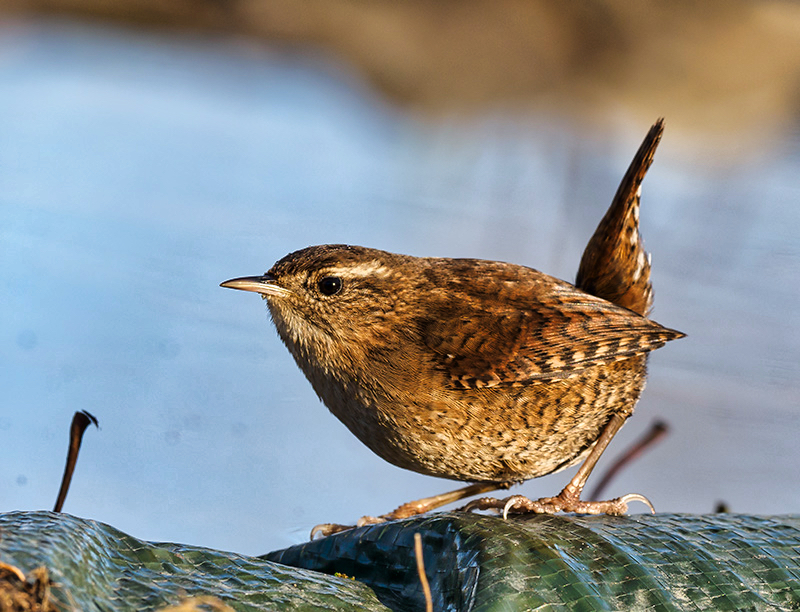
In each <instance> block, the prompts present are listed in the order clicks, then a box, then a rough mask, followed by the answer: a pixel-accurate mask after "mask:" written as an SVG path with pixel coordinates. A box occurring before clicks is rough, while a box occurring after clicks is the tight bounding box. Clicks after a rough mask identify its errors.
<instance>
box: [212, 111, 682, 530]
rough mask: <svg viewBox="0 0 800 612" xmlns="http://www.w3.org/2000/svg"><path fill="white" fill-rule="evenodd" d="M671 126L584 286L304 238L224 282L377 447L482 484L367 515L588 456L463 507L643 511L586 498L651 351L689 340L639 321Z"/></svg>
mask: <svg viewBox="0 0 800 612" xmlns="http://www.w3.org/2000/svg"><path fill="white" fill-rule="evenodd" d="M662 130H663V122H662V121H661V120H659V121H658V122H657V123H656V124H655V125H654V126H653V128H651V130H650V133H648V135H647V138H646V139H645V141H644V143H643V144H642V146H641V148H640V149H639V152H638V153H637V155H636V157H635V159H634V161H633V162H632V164H631V166H630V168H629V170H628V173H627V174H626V175H625V178H624V179H623V182H622V184H621V185H620V188H619V190H618V192H617V194H616V196H615V198H614V201H613V202H612V205H611V207H610V208H609V211H608V212H607V213H606V216H605V217H604V219H603V221H601V223H600V226H599V227H598V228H597V231H596V232H595V235H594V236H593V237H592V239H591V241H590V243H589V245H588V246H587V248H586V251H585V253H584V256H583V259H582V261H581V265H580V270H579V273H578V278H577V280H576V283H575V285H573V284H570V283H567V282H564V281H561V280H558V279H556V278H553V277H551V276H548V275H547V274H544V273H542V272H539V271H537V270H534V269H532V268H528V267H525V266H521V265H515V264H511V263H502V262H498V261H484V260H479V259H447V258H431V257H411V256H408V255H398V254H395V253H388V252H386V251H380V250H376V249H371V248H365V247H360V246H348V245H323V246H312V247H308V248H305V249H302V250H299V251H296V252H294V253H291V254H289V255H287V256H286V257H284V258H283V259H281V260H280V261H278V262H277V263H276V264H275V265H274V266H273V267H272V268H271V269H270V270H269V272H267V273H266V274H264V275H263V276H255V277H245V278H236V279H232V280H229V281H226V282H224V283H222V286H223V287H230V288H233V289H242V290H245V291H254V292H257V293H259V294H261V296H262V298H264V299H265V300H266V302H267V305H268V308H269V312H270V314H271V316H272V320H273V322H274V324H275V327H276V328H277V331H278V335H279V336H280V338H281V340H283V342H284V343H285V345H286V346H287V348H288V349H289V352H290V353H291V354H292V356H293V357H294V359H295V361H296V362H297V365H298V366H299V367H300V369H301V370H302V371H303V373H304V374H305V375H306V377H307V378H308V380H309V381H310V383H311V385H312V386H313V388H314V390H315V391H316V393H317V395H318V396H319V397H320V399H321V400H322V401H323V402H324V403H325V405H326V406H327V407H328V408H329V409H330V411H331V412H332V413H333V414H334V415H336V417H337V418H338V419H339V420H340V421H342V423H344V424H345V425H346V426H347V428H348V429H349V430H350V431H351V432H352V433H353V434H355V435H356V436H357V437H358V438H359V439H360V440H361V441H362V442H363V443H364V444H366V445H367V446H368V447H369V448H370V449H372V451H374V452H375V453H376V454H377V455H379V456H380V457H382V458H384V459H385V460H386V461H389V462H390V463H393V464H395V465H397V466H400V467H402V468H406V469H409V470H413V471H415V472H419V473H421V474H428V475H431V476H439V477H442V478H449V479H452V480H459V481H465V482H471V483H475V484H472V485H470V486H467V487H465V488H462V489H459V490H457V491H454V492H452V493H448V494H445V495H441V496H436V497H433V498H427V499H424V500H419V501H418V502H411V503H409V504H405V505H404V506H401V507H400V508H398V509H397V510H395V511H394V512H392V513H389V514H386V515H383V516H382V517H380V518H379V519H371V518H369V517H365V518H364V519H362V521H361V522H362V523H364V522H373V521H375V520H386V519H390V518H400V517H404V516H410V515H413V514H416V513H419V512H424V511H427V510H429V509H432V508H435V507H438V506H440V505H443V504H445V503H449V502H451V501H454V500H457V499H461V498H463V497H466V496H470V495H474V494H478V493H484V492H487V491H491V490H495V489H498V488H507V487H508V486H509V485H511V484H513V483H519V482H522V481H524V480H527V479H530V478H536V477H538V476H544V475H545V474H550V473H552V472H557V471H558V470H562V469H564V468H566V467H568V466H571V465H573V464H575V463H577V462H578V461H580V460H581V459H584V458H586V461H585V463H584V465H583V466H582V468H581V470H579V472H578V474H576V476H575V478H573V480H572V481H571V482H570V484H569V485H567V487H566V488H565V489H564V490H563V491H562V492H561V494H560V495H559V496H556V497H553V498H544V499H541V500H534V501H532V500H528V499H527V498H524V497H522V496H512V497H510V498H508V499H505V500H497V499H493V498H483V499H479V500H477V501H475V502H473V503H472V504H470V505H469V506H468V508H470V509H474V508H481V509H486V508H496V509H502V510H503V511H504V513H507V512H557V511H572V512H582V513H609V514H621V513H624V512H626V511H627V503H628V502H630V501H633V500H640V501H643V502H645V503H647V504H649V502H648V501H647V499H646V498H644V497H642V496H640V495H638V494H630V495H627V496H624V497H621V498H617V499H615V500H610V501H601V502H584V501H581V500H580V493H581V490H582V489H583V485H584V484H585V482H586V478H588V475H589V473H590V472H591V470H592V468H593V467H594V464H595V462H596V461H597V458H599V456H600V454H601V453H602V451H603V450H604V449H605V447H606V446H607V444H608V442H609V441H610V440H611V438H612V437H613V436H614V434H615V433H616V432H617V431H618V430H619V428H620V427H621V426H622V424H623V423H624V422H625V420H626V419H627V418H628V417H629V416H630V415H631V414H632V413H633V409H634V405H635V404H636V402H637V400H638V398H639V395H640V393H641V391H642V388H643V387H644V384H645V377H646V360H647V355H648V353H649V352H650V351H652V350H655V349H657V348H659V347H661V346H663V345H664V344H665V343H666V342H668V341H670V340H674V339H676V338H680V337H682V336H683V334H682V333H681V332H678V331H675V330H672V329H668V328H666V327H662V326H661V325H659V324H658V323H655V322H654V321H652V320H650V319H648V318H647V316H646V315H647V313H648V311H649V309H650V306H651V304H652V287H651V284H650V261H649V258H648V256H647V254H646V253H645V251H644V249H643V246H642V242H641V238H640V236H639V231H638V219H639V192H640V185H641V181H642V179H643V177H644V174H645V172H646V171H647V168H648V167H649V166H650V163H651V162H652V157H653V153H654V152H655V148H656V146H657V144H658V142H659V139H660V136H661V133H662ZM651 508H652V506H651ZM342 528H343V527H341V526H337V525H324V526H320V528H319V529H318V530H319V531H321V532H322V533H332V532H335V531H337V530H340V529H342Z"/></svg>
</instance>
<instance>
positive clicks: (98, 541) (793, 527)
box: [0, 512, 800, 611]
mask: <svg viewBox="0 0 800 612" xmlns="http://www.w3.org/2000/svg"><path fill="white" fill-rule="evenodd" d="M415 533H420V534H421V535H422V539H423V546H424V553H423V556H424V560H425V568H426V574H427V576H428V579H429V581H430V583H431V589H432V591H433V598H434V609H435V610H437V611H439V610H459V611H461V610H466V611H473V610H579V611H580V610H800V517H798V516H773V517H759V516H739V515H728V514H716V515H706V516H694V515H667V514H660V515H655V516H649V515H647V516H645V515H643V516H631V517H605V516H603V517H576V516H532V517H528V518H523V519H513V520H508V521H503V520H501V519H499V518H496V517H490V516H479V515H473V514H462V513H449V514H436V515H432V516H429V517H422V518H415V519H408V520H405V521H398V522H394V523H389V524H386V525H374V526H370V527H364V528H361V529H356V530H352V531H349V532H344V533H340V534H337V535H335V536H331V537H328V538H324V539H320V540H316V541H313V542H308V543H306V544H302V545H298V546H293V547H291V548H288V549H285V550H282V551H276V552H273V553H269V554H267V555H264V556H263V557H245V556H242V555H237V554H234V553H227V552H219V551H214V550H209V549H204V548H199V547H193V546H186V545H180V544H168V543H151V542H144V541H142V540H137V539H136V538H133V537H130V536H128V535H126V534H124V533H122V532H120V531H118V530H116V529H114V528H112V527H109V526H108V525H104V524H102V523H98V522H96V521H91V520H84V519H79V518H76V517H73V516H70V515H66V514H53V513H50V512H11V513H7V514H0V561H4V562H6V563H11V564H13V565H16V566H18V567H19V568H20V569H22V570H23V571H24V572H29V571H30V570H31V569H33V568H34V567H37V566H39V565H44V566H46V567H47V568H48V569H49V570H50V573H51V577H52V578H53V580H54V581H55V582H57V583H58V584H59V585H60V586H59V587H58V588H57V590H56V593H57V595H58V597H59V600H60V601H61V603H62V607H63V609H65V610H82V611H83V610H86V611H94V610H157V609H158V608H160V607H163V606H166V605H168V604H174V603H177V602H178V601H180V600H181V599H182V598H184V597H186V596H198V595H212V596H215V597H218V598H220V599H222V600H223V601H224V602H225V603H227V604H228V605H230V606H231V607H233V608H234V609H235V610H241V611H250V610H334V609H346V610H353V609H358V610H387V609H392V610H423V609H424V600H423V596H422V590H421V587H420V582H419V576H418V575H417V569H416V562H415V558H414V552H413V542H414V534H415ZM276 562H277V563H276ZM288 566H294V567H288ZM296 568H297V569H296ZM314 570H316V571H314ZM320 572H323V573H320ZM335 572H340V573H343V574H346V575H347V576H349V577H353V578H355V579H356V580H350V579H347V578H337V577H334V576H332V575H328V574H333V573H335Z"/></svg>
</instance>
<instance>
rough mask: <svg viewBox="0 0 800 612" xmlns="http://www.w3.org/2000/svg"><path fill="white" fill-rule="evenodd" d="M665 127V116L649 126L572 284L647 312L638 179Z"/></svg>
mask: <svg viewBox="0 0 800 612" xmlns="http://www.w3.org/2000/svg"><path fill="white" fill-rule="evenodd" d="M663 132H664V120H663V119H659V120H658V121H656V122H655V124H653V127H651V128H650V131H649V132H648V133H647V136H645V139H644V142H642V145H641V146H640V147H639V150H638V151H637V152H636V156H635V157H634V158H633V161H632V162H631V165H630V166H629V167H628V171H627V172H626V173H625V176H624V177H623V179H622V182H621V183H620V185H619V188H618V189H617V193H616V195H615V196H614V200H613V201H612V202H611V206H610V207H609V208H608V211H607V212H606V214H605V216H604V217H603V220H602V221H600V224H599V225H598V226H597V229H596V230H595V232H594V235H593V236H592V238H591V240H589V244H588V245H586V250H585V251H584V252H583V257H582V258H581V265H580V267H579V268H578V276H577V278H576V280H575V286H576V287H578V288H579V289H582V290H583V291H586V292H587V293H590V294H592V295H596V296H597V297H600V298H603V299H604V300H608V301H609V302H612V303H614V304H616V305H618V306H623V307H624V308H628V309H629V310H632V311H634V312H638V313H639V314H641V315H646V314H647V313H648V312H649V311H650V308H651V307H652V305H653V286H652V285H651V284H650V257H649V255H648V254H647V251H645V250H644V245H643V244H642V238H641V236H640V235H639V199H640V196H641V190H642V180H643V179H644V175H645V174H646V173H647V170H648V168H650V164H651V163H652V162H653V155H654V154H655V152H656V147H657V146H658V143H659V141H660V140H661V134H662V133H663Z"/></svg>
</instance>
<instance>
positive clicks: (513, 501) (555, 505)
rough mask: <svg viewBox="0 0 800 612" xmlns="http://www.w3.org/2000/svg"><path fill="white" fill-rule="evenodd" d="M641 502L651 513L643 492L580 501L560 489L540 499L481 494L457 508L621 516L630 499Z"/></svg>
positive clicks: (527, 512) (651, 508)
mask: <svg viewBox="0 0 800 612" xmlns="http://www.w3.org/2000/svg"><path fill="white" fill-rule="evenodd" d="M634 501H638V502H642V503H643V504H645V505H646V506H647V507H648V508H650V512H652V513H653V514H655V508H653V504H652V503H651V502H650V500H649V499H647V498H646V497H645V496H644V495H640V494H639V493H628V494H627V495H623V496H622V497H617V498H616V499H610V500H606V501H582V500H580V499H579V498H577V497H573V496H570V495H565V494H564V493H563V492H562V493H561V494H559V495H557V496H556V497H543V498H541V499H536V500H532V499H528V498H527V497H525V496H524V495H512V496H511V497H506V498H505V499H497V498H495V497H481V498H480V499H475V500H473V501H471V502H470V503H468V504H467V505H466V506H464V507H463V508H461V510H463V511H464V512H474V511H475V510H498V511H501V512H502V514H503V518H504V519H507V518H508V515H509V514H555V513H557V512H572V513H575V514H608V515H612V516H621V515H623V514H627V512H628V504H629V503H630V502H634Z"/></svg>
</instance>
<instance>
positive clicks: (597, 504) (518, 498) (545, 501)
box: [464, 414, 655, 518]
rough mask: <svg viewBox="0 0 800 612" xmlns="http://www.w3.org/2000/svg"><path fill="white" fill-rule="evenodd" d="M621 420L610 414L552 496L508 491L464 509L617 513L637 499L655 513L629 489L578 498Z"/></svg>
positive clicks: (647, 503)
mask: <svg viewBox="0 0 800 612" xmlns="http://www.w3.org/2000/svg"><path fill="white" fill-rule="evenodd" d="M623 423H625V419H624V418H623V417H622V416H620V415H618V414H615V415H614V416H612V417H611V419H610V420H609V421H608V423H607V424H606V426H605V427H604V428H603V431H602V432H601V434H600V437H599V438H598V439H597V442H596V443H595V445H594V447H593V448H592V450H591V451H590V452H589V456H588V457H586V460H585V461H584V462H583V465H581V467H580V469H578V472H577V473H576V474H575V476H573V478H572V480H570V481H569V483H568V484H567V486H566V487H564V489H563V490H562V491H561V493H559V494H558V495H556V496H555V497H543V498H541V499H537V500H530V499H528V498H527V497H525V496H524V495H512V496H511V497H507V498H505V499H497V498H494V497H482V498H480V499H476V500H474V501H472V502H470V503H468V504H467V505H466V506H464V510H466V511H472V510H489V509H495V510H502V511H503V517H504V518H505V517H507V516H508V514H528V513H537V514H554V513H556V512H575V513H577V514H612V515H621V514H625V513H626V512H627V511H628V503H629V502H632V501H640V502H642V503H644V504H646V505H647V506H648V507H649V508H650V511H651V512H653V513H655V509H654V508H653V504H651V503H650V501H649V500H648V499H647V498H646V497H644V496H643V495H639V494H638V493H629V494H628V495H623V496H622V497H617V498H616V499H610V500H607V501H589V502H587V501H582V500H581V492H582V491H583V487H584V486H585V485H586V481H587V480H588V478H589V474H591V473H592V470H593V469H594V466H595V464H596V463H597V460H598V459H600V455H602V454H603V451H604V450H605V449H606V447H607V446H608V443H609V442H611V439H612V438H613V437H614V435H615V434H616V433H617V432H618V431H619V429H620V428H621V427H622V425H623Z"/></svg>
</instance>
